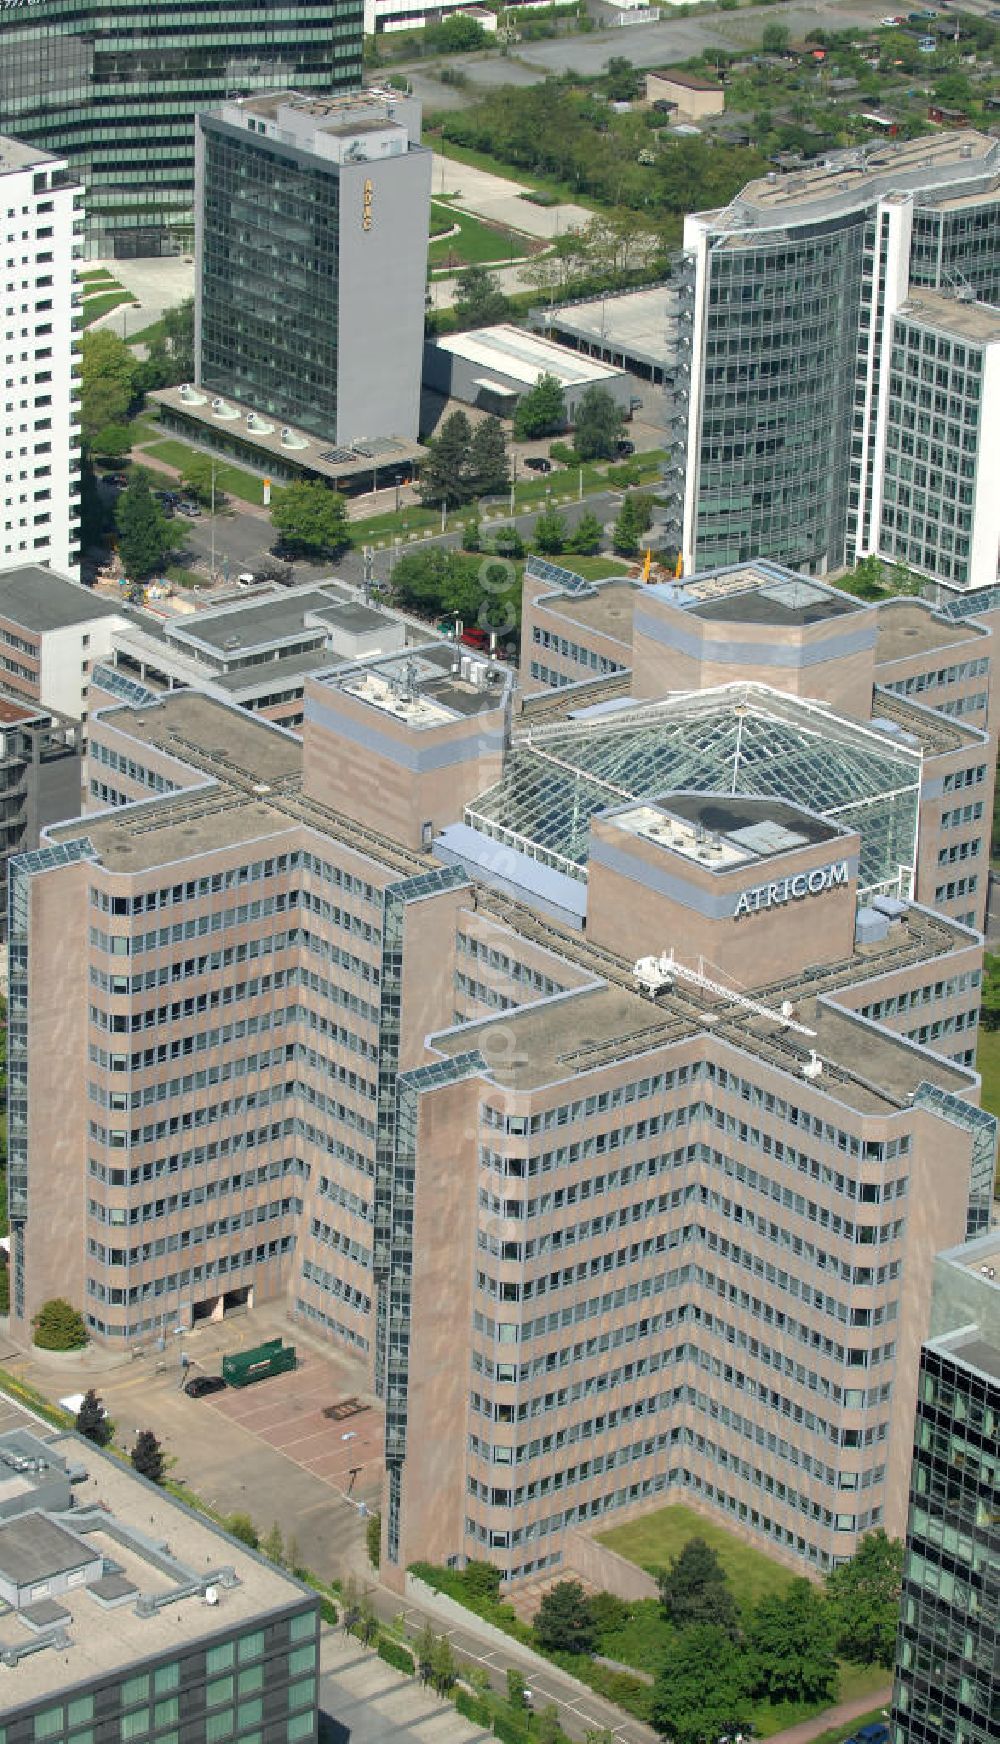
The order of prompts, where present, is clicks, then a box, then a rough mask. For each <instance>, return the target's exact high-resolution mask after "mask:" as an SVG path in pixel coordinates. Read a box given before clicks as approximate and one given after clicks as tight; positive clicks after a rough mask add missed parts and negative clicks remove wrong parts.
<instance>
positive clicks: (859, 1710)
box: [771, 1685, 892, 1744]
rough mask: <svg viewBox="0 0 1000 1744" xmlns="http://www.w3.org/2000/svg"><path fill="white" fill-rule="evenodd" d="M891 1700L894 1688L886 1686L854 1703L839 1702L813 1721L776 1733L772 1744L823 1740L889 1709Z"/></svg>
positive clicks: (857, 1699)
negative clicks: (815, 1739)
mask: <svg viewBox="0 0 1000 1744" xmlns="http://www.w3.org/2000/svg"><path fill="white" fill-rule="evenodd" d="M891 1698H892V1686H891V1685H886V1688H885V1689H881V1690H873V1691H872V1692H871V1694H870V1695H867V1696H858V1697H856V1698H855V1700H854V1701H853V1702H838V1703H837V1706H836V1707H835V1708H827V1709H825V1711H824V1712H823V1713H822V1714H814V1715H813V1717H812V1719H811V1720H800V1722H799V1724H798V1725H797V1726H789V1727H788V1730H787V1731H785V1732H775V1734H774V1736H773V1737H772V1739H771V1744H812V1740H813V1739H814V1738H822V1737H823V1736H824V1735H825V1734H826V1733H827V1732H833V1731H836V1729H837V1727H838V1726H844V1727H847V1726H849V1725H851V1723H852V1721H854V1720H860V1719H861V1718H862V1717H863V1716H864V1715H865V1714H873V1713H875V1711H876V1709H878V1708H887V1707H888V1706H889V1702H890V1700H891Z"/></svg>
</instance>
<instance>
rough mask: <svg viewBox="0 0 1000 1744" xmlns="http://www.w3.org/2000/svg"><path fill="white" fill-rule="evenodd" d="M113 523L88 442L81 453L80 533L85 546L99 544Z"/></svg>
mask: <svg viewBox="0 0 1000 1744" xmlns="http://www.w3.org/2000/svg"><path fill="white" fill-rule="evenodd" d="M110 524H111V511H110V509H109V508H108V505H107V503H106V502H105V500H104V498H103V496H102V495H101V493H100V491H99V490H98V488H97V475H96V474H95V472H94V462H93V460H92V459H91V456H90V449H89V448H88V447H87V445H86V443H84V444H83V448H82V450H81V454H80V533H81V537H82V539H83V544H84V548H85V549H86V547H87V546H89V545H97V544H99V543H100V541H101V540H102V539H103V537H104V535H105V533H106V532H107V530H108V527H109V526H110Z"/></svg>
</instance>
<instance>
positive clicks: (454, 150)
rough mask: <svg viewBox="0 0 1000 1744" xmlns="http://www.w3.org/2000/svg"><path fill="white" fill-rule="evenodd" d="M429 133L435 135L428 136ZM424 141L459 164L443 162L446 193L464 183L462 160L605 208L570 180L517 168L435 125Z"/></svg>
mask: <svg viewBox="0 0 1000 1744" xmlns="http://www.w3.org/2000/svg"><path fill="white" fill-rule="evenodd" d="M428 134H431V135H433V137H432V138H428ZM424 144H425V145H431V146H432V147H433V149H434V151H435V152H436V153H437V154H438V157H439V158H445V159H448V158H450V159H452V161H453V162H454V163H455V165H456V169H455V172H454V173H452V172H451V170H450V167H449V165H448V163H447V162H446V163H445V166H444V187H443V188H442V189H441V190H440V191H441V192H442V193H443V194H444V195H445V197H447V195H448V194H449V193H455V192H457V191H460V189H461V186H462V173H461V169H460V168H458V167H457V166H459V165H461V164H464V163H465V164H471V166H472V167H473V169H478V170H488V171H489V173H490V175H491V176H499V177H500V178H501V180H502V181H505V182H517V183H518V185H519V186H520V187H522V188H533V189H534V190H535V191H536V192H540V193H543V194H553V195H554V196H555V198H556V200H569V201H572V203H573V205H574V206H586V207H588V208H589V210H590V211H592V212H600V211H602V210H603V209H604V208H603V207H602V206H601V204H600V202H599V201H597V200H592V199H590V197H589V196H588V195H587V194H581V193H579V192H577V190H576V189H575V188H573V187H571V186H570V184H569V183H568V182H557V181H554V180H553V179H552V178H551V177H545V176H538V175H535V174H534V173H533V172H532V171H531V170H524V169H515V168H513V167H512V166H511V165H510V164H505V163H502V162H501V161H500V159H499V158H495V157H490V156H489V154H488V153H487V152H485V151H473V150H472V149H471V148H470V147H468V146H464V145H456V144H455V143H454V142H453V141H452V140H450V139H445V138H444V137H443V135H442V134H441V133H440V132H439V131H437V130H435V129H434V128H433V127H431V128H427V129H425V133H424Z"/></svg>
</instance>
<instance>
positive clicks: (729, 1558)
mask: <svg viewBox="0 0 1000 1744" xmlns="http://www.w3.org/2000/svg"><path fill="white" fill-rule="evenodd" d="M689 1538H703V1539H704V1540H705V1543H706V1544H709V1545H711V1548H712V1549H713V1550H714V1551H715V1552H716V1554H717V1556H718V1558H719V1561H720V1563H721V1564H722V1567H723V1570H724V1572H725V1574H726V1576H727V1578H728V1580H729V1581H730V1582H731V1583H732V1589H733V1593H734V1595H735V1598H736V1600H737V1603H738V1604H739V1605H740V1607H741V1608H745V1607H747V1606H753V1605H755V1604H757V1602H758V1601H759V1600H760V1599H762V1598H764V1597H765V1596H766V1595H767V1594H769V1593H780V1592H783V1591H784V1589H785V1587H787V1586H788V1585H789V1583H790V1582H791V1581H793V1580H794V1579H795V1576H794V1574H792V1573H791V1571H790V1570H789V1569H787V1568H784V1567H783V1566H782V1564H781V1563H780V1562H773V1561H772V1560H771V1558H770V1557H769V1556H765V1555H764V1553H763V1551H760V1550H754V1549H753V1548H752V1546H751V1545H749V1544H744V1543H743V1541H742V1539H740V1538H737V1537H735V1536H734V1534H733V1533H732V1532H727V1531H726V1529H725V1527H724V1526H717V1525H716V1524H715V1522H714V1521H712V1520H706V1519H703V1518H702V1516H701V1515H700V1514H695V1513H694V1512H693V1510H692V1509H691V1508H685V1507H684V1505H683V1503H673V1504H672V1505H671V1506H670V1507H669V1508H660V1509H659V1510H658V1512H657V1513H655V1514H647V1515H646V1516H645V1518H643V1519H641V1520H632V1521H630V1522H629V1524H628V1525H626V1526H615V1527H613V1528H612V1530H611V1531H610V1532H602V1533H600V1534H599V1538H598V1542H599V1543H601V1544H606V1545H607V1546H608V1549H609V1550H616V1551H617V1552H618V1555H619V1556H624V1557H627V1558H628V1560H629V1562H635V1563H638V1565H639V1567H640V1568H645V1569H648V1570H649V1572H650V1573H651V1574H652V1573H655V1571H656V1570H657V1569H658V1568H665V1567H666V1566H667V1564H668V1563H669V1562H672V1561H673V1559H674V1557H675V1556H677V1555H678V1554H679V1553H680V1551H682V1550H683V1548H684V1546H685V1544H686V1543H687V1542H688V1539H689Z"/></svg>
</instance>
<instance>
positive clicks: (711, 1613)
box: [626, 499, 738, 1639]
mask: <svg viewBox="0 0 1000 1744" xmlns="http://www.w3.org/2000/svg"><path fill="white" fill-rule="evenodd" d="M628 500H629V499H626V501H628ZM659 1587H660V1603H661V1605H662V1606H663V1610H664V1614H665V1615H666V1616H667V1617H668V1618H669V1620H670V1622H671V1623H673V1625H674V1628H675V1629H689V1628H691V1627H692V1626H693V1625H694V1624H711V1625H712V1626H713V1627H714V1628H719V1629H722V1630H724V1631H725V1633H726V1634H727V1635H728V1636H729V1637H730V1638H731V1639H735V1637H736V1634H737V1621H738V1619H737V1610H736V1601H735V1599H734V1598H733V1595H732V1593H731V1592H730V1590H729V1583H728V1581H727V1580H726V1576H725V1572H724V1570H723V1567H722V1564H721V1563H720V1561H719V1559H718V1557H717V1556H716V1554H715V1551H714V1550H712V1549H711V1548H710V1547H709V1546H708V1545H707V1544H706V1543H705V1540H704V1538H689V1539H688V1541H687V1543H686V1544H685V1546H684V1548H683V1550H682V1551H680V1553H679V1555H677V1556H675V1557H674V1560H673V1562H672V1563H671V1564H670V1566H669V1568H665V1569H664V1570H663V1572H662V1573H661V1574H660V1576H659Z"/></svg>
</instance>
